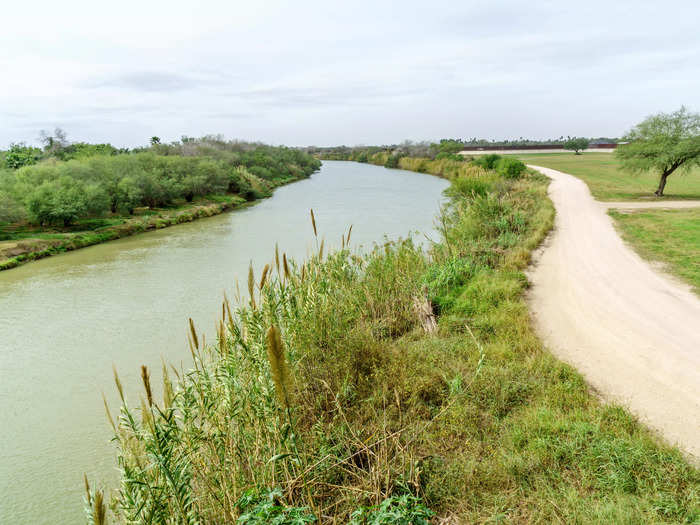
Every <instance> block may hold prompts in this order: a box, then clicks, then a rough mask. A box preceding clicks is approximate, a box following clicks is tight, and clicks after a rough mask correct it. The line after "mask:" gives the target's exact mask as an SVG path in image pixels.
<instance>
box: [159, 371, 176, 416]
mask: <svg viewBox="0 0 700 525" xmlns="http://www.w3.org/2000/svg"><path fill="white" fill-rule="evenodd" d="M161 361H162V363H163V403H164V405H165V408H166V409H168V408H170V407H171V406H173V399H175V394H174V392H173V383H172V382H171V381H170V374H168V367H167V366H165V360H164V359H161Z"/></svg>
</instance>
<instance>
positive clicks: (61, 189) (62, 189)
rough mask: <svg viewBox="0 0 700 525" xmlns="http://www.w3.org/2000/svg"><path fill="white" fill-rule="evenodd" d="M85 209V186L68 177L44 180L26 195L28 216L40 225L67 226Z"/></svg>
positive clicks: (86, 205) (86, 202)
mask: <svg viewBox="0 0 700 525" xmlns="http://www.w3.org/2000/svg"><path fill="white" fill-rule="evenodd" d="M87 210H88V200H87V192H86V190H85V186H84V185H83V184H81V183H79V182H77V181H75V180H73V179H71V178H70V177H61V178H60V179H58V180H54V181H45V182H43V183H42V184H41V185H40V186H39V187H37V188H36V189H35V190H34V191H33V192H32V193H30V194H29V196H28V197H27V211H28V212H29V216H30V218H31V219H32V220H33V221H34V222H36V223H38V224H41V225H61V226H68V225H69V224H71V223H73V222H74V221H76V220H77V219H78V218H80V217H82V216H84V215H86V213H87Z"/></svg>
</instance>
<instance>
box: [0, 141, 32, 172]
mask: <svg viewBox="0 0 700 525" xmlns="http://www.w3.org/2000/svg"><path fill="white" fill-rule="evenodd" d="M39 158H41V150H40V149H39V148H33V147H31V146H27V145H25V144H21V143H20V144H12V145H11V146H10V149H9V150H8V151H7V153H5V166H7V167H8V168H10V169H13V170H16V169H18V168H21V167H22V166H30V165H31V164H35V163H36V161H37V160H39Z"/></svg>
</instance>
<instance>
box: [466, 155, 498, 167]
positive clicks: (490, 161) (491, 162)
mask: <svg viewBox="0 0 700 525" xmlns="http://www.w3.org/2000/svg"><path fill="white" fill-rule="evenodd" d="M500 159H501V156H500V155H496V154H495V153H489V154H487V155H479V156H478V157H476V158H475V159H474V160H472V162H473V163H474V164H476V165H477V166H481V167H482V168H484V169H487V170H492V169H495V168H496V163H497V162H498V161H499V160H500Z"/></svg>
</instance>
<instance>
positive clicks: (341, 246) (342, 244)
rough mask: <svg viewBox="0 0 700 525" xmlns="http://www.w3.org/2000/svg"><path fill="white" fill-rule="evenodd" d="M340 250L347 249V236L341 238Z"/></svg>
mask: <svg viewBox="0 0 700 525" xmlns="http://www.w3.org/2000/svg"><path fill="white" fill-rule="evenodd" d="M340 249H341V250H344V249H345V235H341V236H340Z"/></svg>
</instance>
